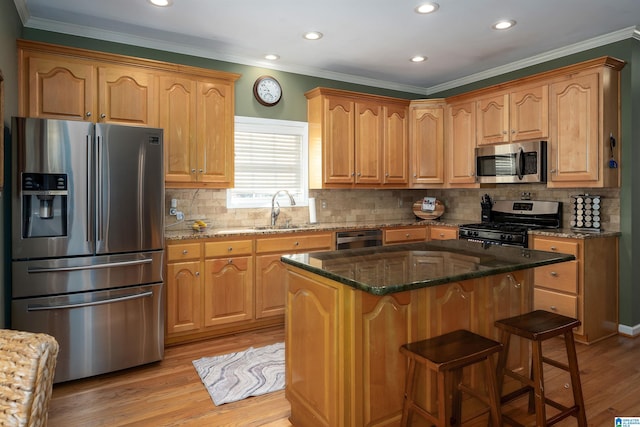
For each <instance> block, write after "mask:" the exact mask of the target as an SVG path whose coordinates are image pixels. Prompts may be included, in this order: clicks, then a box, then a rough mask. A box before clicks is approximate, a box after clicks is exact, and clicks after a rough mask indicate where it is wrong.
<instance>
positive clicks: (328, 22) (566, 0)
mask: <svg viewBox="0 0 640 427" xmlns="http://www.w3.org/2000/svg"><path fill="white" fill-rule="evenodd" d="M426 1H427V0H425V2H426ZM429 1H430V0H429ZM433 1H436V2H437V3H438V4H439V6H440V7H439V9H438V10H437V11H436V12H435V13H432V14H429V15H419V14H417V13H415V12H414V9H415V7H416V6H418V5H419V4H420V3H421V2H420V0H173V5H172V6H170V7H167V8H159V7H156V6H153V5H151V4H150V3H149V2H148V1H147V0H102V1H100V0H55V1H51V0H14V2H15V4H16V8H17V10H18V13H19V15H20V17H21V19H22V22H23V24H24V25H25V26H26V27H30V28H36V29H43V30H49V31H55V32H61V33H67V34H72V35H78V36H84V37H92V38H97V39H101V40H108V41H114V42H120V43H127V44H134V45H138V46H143V47H150V48H156V49H161V50H166V51H171V52H178V53H184V54H189V55H196V56H202V57H207V58H213V59H217V60H222V61H229V62H234V63H239V64H245V65H251V66H259V67H265V68H271V69H277V70H281V71H288V72H294V73H299V74H305V75H311V76H316V77H324V78H330V79H335V80H343V81H347V82H352V83H358V84H365V85H369V86H375V87H382V88H387V89H394V90H400V91H405V92H411V93H419V94H424V95H429V94H430V93H434V92H438V91H441V90H446V89H449V88H452V87H456V86H459V85H461V84H465V83H470V82H472V81H476V80H480V79H482V78H486V77H491V76H493V75H497V74H502V73H504V72H508V71H512V70H515V69H519V68H523V67H526V66H530V65H534V64H536V63H540V62H543V61H546V60H550V59H553V58H556V57H560V56H565V55H567V54H570V53H574V52H578V51H582V50H586V49H589V48H592V47H597V46H601V45H604V44H608V43H612V42H615V41H619V40H623V39H627V38H630V37H635V38H637V39H640V27H636V26H637V25H639V24H640V1H638V0H608V1H607V0H536V1H530V0H433ZM503 18H506V19H512V20H515V21H516V22H517V25H516V26H515V27H513V28H511V29H509V30H505V31H496V30H493V29H491V26H492V25H493V24H494V23H495V22H496V21H498V20H500V19H503ZM311 30H314V31H320V32H322V33H323V34H324V37H323V38H322V39H320V40H316V41H308V40H305V39H303V37H302V34H303V33H304V32H306V31H311ZM266 53H275V54H277V55H279V56H280V59H279V60H277V61H274V62H269V61H266V60H265V59H264V58H263V57H264V55H265V54H266ZM418 54H419V55H424V56H426V57H427V58H428V59H427V61H425V62H422V63H413V62H411V61H410V60H409V59H410V58H411V57H412V56H414V55H418Z"/></svg>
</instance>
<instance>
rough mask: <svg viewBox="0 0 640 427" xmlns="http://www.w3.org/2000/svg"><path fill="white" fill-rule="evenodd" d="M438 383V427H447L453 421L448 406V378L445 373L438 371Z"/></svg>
mask: <svg viewBox="0 0 640 427" xmlns="http://www.w3.org/2000/svg"><path fill="white" fill-rule="evenodd" d="M436 376H437V381H438V385H437V387H438V426H437V427H445V426H448V425H449V420H450V419H451V412H450V411H451V409H450V408H451V406H450V405H447V400H448V393H449V390H447V388H448V387H447V378H446V375H445V373H444V372H442V371H438V373H437V375H436Z"/></svg>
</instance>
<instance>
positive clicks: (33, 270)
mask: <svg viewBox="0 0 640 427" xmlns="http://www.w3.org/2000/svg"><path fill="white" fill-rule="evenodd" d="M152 262H153V259H151V258H147V259H137V260H134V261H119V262H110V263H106V264H93V265H74V266H72V267H33V268H31V267H29V268H27V273H29V274H33V273H55V272H61V271H77V270H94V269H97V268H112V267H125V266H132V265H141V264H150V263H152Z"/></svg>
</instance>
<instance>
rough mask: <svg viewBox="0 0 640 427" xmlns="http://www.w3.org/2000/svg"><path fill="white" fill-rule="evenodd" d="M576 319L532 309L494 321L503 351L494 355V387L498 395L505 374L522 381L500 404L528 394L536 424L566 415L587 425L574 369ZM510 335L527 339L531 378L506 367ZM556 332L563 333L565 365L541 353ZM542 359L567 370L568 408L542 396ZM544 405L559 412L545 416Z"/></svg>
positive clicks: (516, 423) (576, 363) (561, 418)
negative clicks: (543, 343)
mask: <svg viewBox="0 0 640 427" xmlns="http://www.w3.org/2000/svg"><path fill="white" fill-rule="evenodd" d="M580 323H581V322H580V321H579V320H578V319H573V318H571V317H566V316H562V315H560V314H555V313H550V312H548V311H544V310H536V311H532V312H530V313H526V314H523V315H520V316H515V317H510V318H508V319H503V320H498V321H496V322H495V326H496V327H497V328H499V329H500V332H501V338H500V339H501V341H502V344H503V345H504V351H503V352H501V353H500V357H499V358H498V367H497V377H498V390H499V391H500V395H501V396H502V386H503V384H504V377H505V375H508V376H510V377H512V378H515V379H516V380H518V381H520V382H521V383H522V384H524V386H523V387H521V388H519V389H517V390H515V391H513V392H511V393H509V394H507V395H505V396H502V399H501V400H502V402H501V403H503V404H504V403H507V402H509V401H511V400H513V399H515V398H517V397H518V396H521V395H523V394H526V393H529V412H533V409H534V407H535V413H536V426H550V425H553V424H555V423H557V422H559V421H560V420H563V419H565V418H567V417H568V416H573V417H576V418H577V420H578V425H579V426H580V427H586V426H587V417H586V415H585V410H584V400H583V397H582V386H581V385H580V371H579V370H578V358H577V356H576V346H575V342H574V340H573V329H574V328H575V327H578V326H580ZM511 335H517V336H519V337H522V338H525V339H528V340H530V341H531V352H532V355H531V377H530V378H528V377H525V376H523V375H520V374H518V373H516V372H513V371H511V370H510V369H506V364H507V357H508V355H509V341H510V338H511ZM559 335H563V336H564V342H565V346H566V350H567V362H568V363H567V364H564V363H561V362H558V361H556V360H552V359H549V358H548V357H545V356H543V355H542V342H543V341H544V340H547V339H549V338H553V337H556V336H559ZM543 362H544V363H547V364H549V365H552V366H555V367H556V368H560V369H563V370H565V371H567V372H569V375H570V376H571V388H572V389H573V400H574V404H573V406H571V407H567V406H564V405H562V404H560V403H558V402H556V401H553V400H551V399H549V398H547V397H545V395H544V376H543V372H544V370H543V365H542V364H543ZM546 405H550V406H553V407H554V408H556V409H558V410H559V411H560V412H559V413H558V414H556V415H554V416H553V417H551V418H549V419H547V416H546ZM503 419H504V422H505V423H508V424H511V425H514V426H522V424H520V423H518V422H517V421H515V420H513V419H512V418H510V417H508V416H506V415H503Z"/></svg>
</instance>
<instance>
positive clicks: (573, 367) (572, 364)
mask: <svg viewBox="0 0 640 427" xmlns="http://www.w3.org/2000/svg"><path fill="white" fill-rule="evenodd" d="M564 342H565V345H566V347H567V360H568V362H569V363H568V365H569V374H570V375H571V388H572V389H573V401H574V404H575V405H577V406H578V408H579V409H578V414H577V415H576V418H577V419H578V426H580V427H587V415H586V412H585V409H584V398H583V396H582V384H581V383H580V370H579V369H578V355H577V354H576V344H575V342H574V339H573V331H569V332H567V333H565V334H564Z"/></svg>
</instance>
